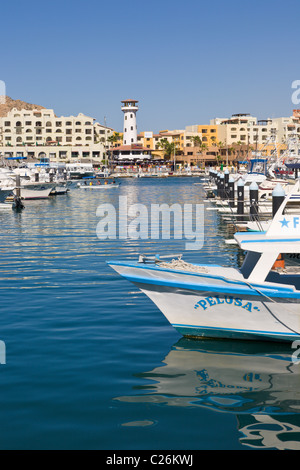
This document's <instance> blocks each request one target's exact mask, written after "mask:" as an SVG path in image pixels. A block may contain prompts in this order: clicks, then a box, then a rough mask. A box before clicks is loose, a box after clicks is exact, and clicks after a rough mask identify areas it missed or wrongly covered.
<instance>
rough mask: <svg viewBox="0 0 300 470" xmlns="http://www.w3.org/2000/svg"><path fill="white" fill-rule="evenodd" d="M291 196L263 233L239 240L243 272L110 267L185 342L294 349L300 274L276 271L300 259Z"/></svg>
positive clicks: (153, 264) (299, 231) (154, 263)
mask: <svg viewBox="0 0 300 470" xmlns="http://www.w3.org/2000/svg"><path fill="white" fill-rule="evenodd" d="M298 189H299V182H297V183H296V185H295V187H293V188H291V192H290V193H289V194H288V195H287V196H286V197H285V199H284V202H283V203H282V204H281V206H280V208H279V209H278V211H277V213H276V215H275V217H274V218H273V220H272V223H271V224H270V226H269V228H268V229H267V231H266V232H265V231H264V232H240V233H236V234H235V235H234V239H235V241H236V242H237V244H238V245H239V247H240V248H241V249H242V250H244V251H246V252H247V255H246V257H245V260H244V263H243V265H242V267H241V269H238V268H233V267H223V266H216V265H195V264H189V263H185V262H183V261H182V260H181V259H178V260H174V262H166V261H164V260H163V259H161V260H160V259H159V258H158V259H157V258H155V259H154V260H151V259H149V258H148V259H147V258H145V257H143V256H141V257H140V259H139V261H138V262H128V261H124V262H122V261H111V262H109V263H108V264H109V265H110V266H111V267H112V268H113V269H115V270H116V271H117V272H118V273H119V274H121V275H122V276H124V277H125V278H126V279H128V280H129V281H131V282H132V283H134V284H135V285H136V286H137V287H139V288H140V289H141V291H142V292H144V293H145V294H146V295H147V296H148V297H149V298H150V299H151V300H152V301H153V302H154V303H155V304H156V305H157V307H158V308H159V309H160V310H161V311H162V313H163V314H164V315H165V316H166V318H167V319H168V320H169V322H170V323H171V324H172V325H173V326H174V328H176V330H178V331H179V332H180V333H181V334H182V335H183V336H189V337H204V336H206V337H211V338H239V339H261V340H275V341H294V340H296V339H300V269H299V267H297V266H296V267H291V269H288V267H286V269H283V270H278V269H277V268H275V262H276V260H278V258H279V256H280V255H281V254H284V253H288V254H291V253H292V254H298V253H300V211H298V214H297V215H295V214H287V213H284V210H285V207H286V204H287V202H288V200H289V198H290V196H291V194H293V192H295V191H297V190H298Z"/></svg>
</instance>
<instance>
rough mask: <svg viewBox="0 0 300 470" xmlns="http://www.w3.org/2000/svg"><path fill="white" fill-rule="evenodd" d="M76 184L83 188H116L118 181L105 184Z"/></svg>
mask: <svg viewBox="0 0 300 470" xmlns="http://www.w3.org/2000/svg"><path fill="white" fill-rule="evenodd" d="M77 186H78V187H79V188H83V189H112V188H118V187H119V183H107V184H105V183H101V184H90V183H87V184H82V183H78V184H77Z"/></svg>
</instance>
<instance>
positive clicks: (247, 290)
mask: <svg viewBox="0 0 300 470" xmlns="http://www.w3.org/2000/svg"><path fill="white" fill-rule="evenodd" d="M107 263H108V264H109V265H115V266H126V267H133V268H136V269H148V270H151V271H157V272H168V273H173V274H174V272H175V271H174V270H172V269H165V268H160V267H157V266H153V267H152V266H149V265H145V264H143V265H141V266H139V265H138V264H137V263H135V262H124V261H107ZM176 273H180V274H184V275H188V276H195V277H197V278H208V279H217V280H221V281H223V282H226V283H227V284H233V285H234V286H243V288H237V289H236V290H234V289H233V287H225V286H219V285H218V286H217V285H215V284H214V285H211V284H201V285H199V284H192V283H191V282H189V283H184V282H182V281H180V282H176V281H173V280H167V279H151V278H145V277H142V276H137V275H132V274H128V273H122V276H123V277H125V278H126V279H128V280H130V281H131V282H139V283H143V284H151V285H161V286H170V287H176V288H185V289H190V290H197V291H211V292H220V293H225V294H240V295H241V294H245V295H249V294H250V295H256V296H261V294H259V293H258V292H257V291H255V288H257V289H259V290H260V291H261V292H262V293H264V294H266V295H268V296H270V295H271V296H272V297H281V298H282V297H283V298H284V295H283V294H287V295H288V299H300V292H298V291H296V292H295V290H294V289H293V288H292V287H289V286H284V287H281V286H274V287H272V286H268V287H266V286H262V285H260V284H259V285H257V284H254V283H251V286H252V288H251V287H249V286H248V285H247V280H245V282H243V281H238V280H229V279H226V278H225V277H223V276H215V275H212V274H203V273H194V272H190V271H179V270H178V271H176ZM288 299H287V300H288Z"/></svg>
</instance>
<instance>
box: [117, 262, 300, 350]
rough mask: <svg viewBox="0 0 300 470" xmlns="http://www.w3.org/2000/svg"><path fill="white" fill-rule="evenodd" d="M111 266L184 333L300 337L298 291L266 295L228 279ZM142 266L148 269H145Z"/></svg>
mask: <svg viewBox="0 0 300 470" xmlns="http://www.w3.org/2000/svg"><path fill="white" fill-rule="evenodd" d="M111 266H112V267H113V268H114V269H115V270H116V271H117V272H118V273H119V274H121V275H123V276H124V277H125V278H127V279H128V280H130V281H131V282H133V283H134V284H135V285H136V286H137V287H138V288H139V289H140V290H141V291H142V292H143V293H144V294H146V295H147V296H148V297H149V298H150V299H151V300H152V302H153V303H154V304H155V305H156V306H157V307H158V308H159V310H160V311H161V312H162V313H163V314H164V316H165V317H166V318H167V320H168V321H169V322H170V324H171V325H172V326H173V327H174V328H175V329H176V330H177V331H178V332H179V333H180V334H181V335H183V336H186V337H195V338H197V337H201V338H202V337H208V338H230V339H233V338H235V339H243V340H245V339H249V340H257V339H259V340H270V341H290V342H291V341H294V340H296V339H300V333H299V332H300V304H299V298H297V296H296V295H294V298H293V295H292V294H291V295H288V294H284V293H282V292H280V291H278V290H277V291H276V293H275V294H274V296H272V297H270V295H271V294H270V293H269V295H267V294H266V295H265V296H262V295H260V294H259V293H258V292H257V291H256V290H253V289H251V288H249V287H248V286H247V285H243V284H237V283H236V282H233V283H230V282H228V280H227V281H226V282H225V281H222V279H215V281H212V279H211V278H205V277H203V278H202V277H198V276H194V277H193V276H192V275H189V274H186V273H185V274H184V275H182V274H180V273H176V272H173V273H170V272H167V271H162V272H159V273H157V272H156V270H148V269H146V270H143V269H141V268H133V267H126V266H119V265H113V264H111ZM141 271H143V272H142V273H141Z"/></svg>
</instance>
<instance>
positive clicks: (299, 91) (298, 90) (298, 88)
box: [292, 80, 300, 104]
mask: <svg viewBox="0 0 300 470" xmlns="http://www.w3.org/2000/svg"><path fill="white" fill-rule="evenodd" d="M292 88H293V89H294V90H295V91H294V92H293V93H292V103H293V104H299V103H300V80H294V81H293V82H292Z"/></svg>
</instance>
